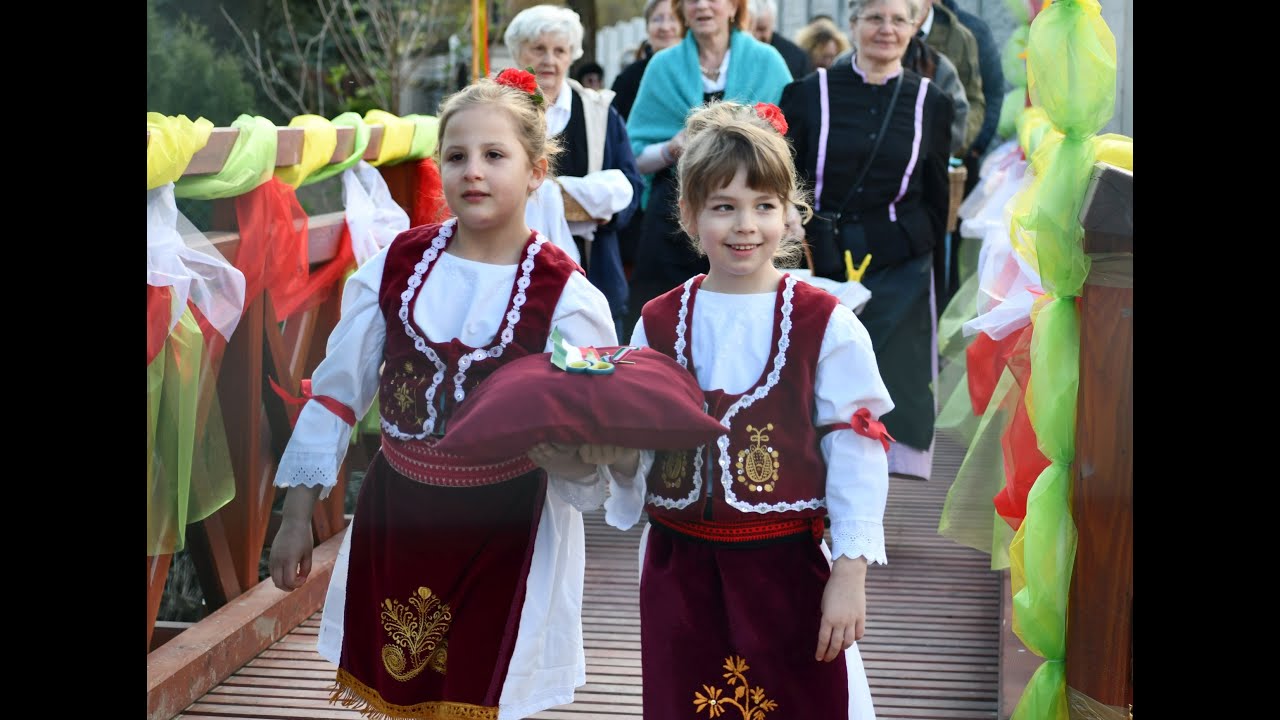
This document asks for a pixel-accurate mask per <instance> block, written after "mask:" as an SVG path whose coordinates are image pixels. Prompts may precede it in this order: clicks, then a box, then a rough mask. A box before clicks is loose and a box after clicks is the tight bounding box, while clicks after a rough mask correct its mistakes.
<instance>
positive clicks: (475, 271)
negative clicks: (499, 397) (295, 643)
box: [270, 70, 638, 720]
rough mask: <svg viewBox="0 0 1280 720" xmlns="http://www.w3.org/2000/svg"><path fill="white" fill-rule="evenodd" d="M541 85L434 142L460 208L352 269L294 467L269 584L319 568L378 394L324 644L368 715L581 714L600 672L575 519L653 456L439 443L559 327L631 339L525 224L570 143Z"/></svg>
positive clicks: (505, 98) (489, 101)
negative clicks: (329, 509) (321, 509)
mask: <svg viewBox="0 0 1280 720" xmlns="http://www.w3.org/2000/svg"><path fill="white" fill-rule="evenodd" d="M535 91H536V81H534V79H533V77H532V76H531V75H529V74H528V73H525V72H524V71H516V70H508V71H504V73H503V74H502V75H499V77H498V80H497V82H494V81H490V80H481V81H480V82H479V83H478V84H476V85H472V86H470V87H468V88H465V89H464V90H462V91H460V92H459V93H457V94H455V95H453V96H452V97H450V98H449V99H447V100H446V101H445V103H444V104H443V106H442V108H441V112H440V143H439V149H438V151H437V152H438V154H439V155H438V160H439V162H440V167H441V175H442V181H443V185H444V191H445V197H446V199H447V201H448V204H449V207H450V209H451V210H452V211H453V213H454V215H455V217H454V218H451V219H449V220H447V221H445V222H444V223H443V224H439V225H424V226H420V227H417V228H413V229H410V230H408V231H407V232H404V233H401V234H400V235H399V236H398V237H396V239H395V240H394V241H393V242H392V243H391V244H390V245H389V246H388V247H387V248H386V249H384V250H383V251H382V252H381V253H379V254H378V255H377V256H375V257H374V258H373V259H371V260H370V261H369V262H368V263H366V264H365V265H363V266H362V267H361V268H360V269H359V270H358V271H357V272H356V273H355V274H354V275H353V276H352V277H351V279H350V281H349V282H348V283H347V285H346V289H345V291H344V295H343V307H342V319H341V321H340V322H339V323H338V325H337V327H336V328H335V329H334V331H333V334H332V335H331V336H330V338H329V344H328V350H327V354H326V357H325V360H324V361H323V362H322V363H321V364H320V366H319V367H318V368H317V369H316V371H315V373H314V376H313V378H312V380H313V388H314V395H312V396H310V397H311V399H312V401H311V402H308V403H307V404H306V405H305V406H304V407H303V410H302V413H301V415H300V416H299V418H298V422H297V426H296V427H295V429H294V434H293V436H292V438H291V439H290V441H289V445H288V448H287V449H286V450H285V453H284V456H283V457H282V458H281V462H280V467H279V470H278V472H277V475H276V485H278V486H283V487H289V488H290V490H289V493H288V495H287V497H286V499H285V506H284V520H283V523H282V524H281V527H280V531H279V534H277V535H276V537H275V540H274V541H273V542H272V546H271V560H270V563H271V575H272V579H273V580H274V582H275V584H276V586H277V587H279V588H281V589H283V590H293V589H295V588H297V587H299V586H301V584H302V583H303V582H305V580H306V576H307V574H308V572H309V570H310V567H311V547H312V542H311V527H310V518H311V512H312V509H313V507H314V504H315V502H316V500H317V498H318V497H320V496H322V495H324V494H326V493H327V492H328V490H329V489H330V488H332V486H333V484H334V482H335V479H336V476H337V472H338V468H339V466H340V465H341V464H342V459H343V455H344V453H345V451H346V448H347V445H348V439H349V437H350V433H351V425H352V423H354V421H355V418H358V417H361V416H362V415H363V414H364V412H365V411H366V410H367V408H368V407H369V406H370V404H371V403H372V401H373V398H374V396H375V393H376V395H377V397H378V399H379V401H380V402H379V407H380V411H381V415H382V419H381V422H382V448H381V450H380V451H379V453H378V454H377V456H376V457H375V458H374V460H373V462H372V464H371V465H370V466H369V470H368V474H367V475H366V476H365V479H364V482H363V485H362V486H361V488H360V497H359V499H358V502H357V505H356V511H355V518H354V520H353V522H352V524H351V526H350V527H349V528H348V530H347V535H346V537H345V539H344V540H343V544H342V547H341V549H340V551H339V554H338V558H337V562H336V565H335V567H334V571H333V576H332V580H331V581H330V584H329V592H328V596H327V598H326V602H325V608H324V616H323V620H322V622H321V628H320V637H319V643H318V645H319V647H318V649H319V651H320V654H321V655H323V656H324V657H326V658H328V659H329V660H331V661H332V662H334V663H336V664H337V665H338V675H337V690H336V691H335V692H334V700H335V701H340V702H341V703H342V704H343V705H346V706H354V707H356V708H357V709H359V710H360V711H361V712H362V713H364V714H365V715H369V716H372V717H377V718H501V719H503V720H505V719H506V718H523V717H525V716H527V715H530V714H532V713H536V712H538V711H540V710H543V709H545V708H548V707H551V706H554V705H560V704H564V703H568V702H572V700H573V689H574V687H576V686H578V685H581V684H583V683H584V682H585V681H586V667H585V661H584V656H583V650H582V640H581V636H582V631H581V615H580V610H581V602H582V582H583V569H584V566H583V557H584V553H583V543H584V538H583V527H582V518H581V515H580V514H579V512H578V509H589V508H592V507H597V506H599V503H600V501H601V499H602V498H603V495H604V493H605V489H606V487H607V486H608V484H609V483H610V482H614V483H616V482H617V481H616V480H614V475H613V473H612V472H611V471H610V470H609V469H608V467H607V466H608V464H609V463H614V464H615V465H614V467H615V469H616V470H617V471H618V477H619V478H622V479H624V481H625V480H629V479H630V478H629V477H628V476H627V473H630V474H631V475H634V474H635V473H637V472H638V469H637V456H638V453H637V452H636V451H634V450H631V451H624V450H619V449H617V448H611V447H598V446H583V447H582V448H558V447H557V448H552V447H545V446H539V447H537V448H535V449H534V450H533V451H531V452H530V456H529V457H517V458H511V459H510V460H508V461H505V462H501V463H496V464H488V463H485V464H482V463H476V462H471V461H468V459H467V458H465V457H457V456H450V455H444V454H442V453H440V452H437V451H435V450H433V447H434V445H435V444H436V443H437V441H438V439H439V438H440V437H442V436H443V435H444V433H446V432H447V428H448V424H449V418H450V416H451V415H452V413H453V412H454V411H455V409H456V408H457V407H458V405H459V404H460V403H463V402H464V401H465V399H466V397H467V394H468V393H471V392H474V390H475V388H476V386H477V385H478V384H479V383H481V382H483V381H484V379H485V378H486V377H488V376H489V375H490V374H491V373H493V372H494V371H495V370H497V369H498V368H499V367H501V366H502V365H504V364H505V363H507V362H510V361H512V360H514V359H517V358H520V357H523V356H526V355H529V354H531V353H541V352H546V351H547V350H549V347H548V339H549V335H550V333H551V330H552V328H553V327H559V329H560V331H561V333H563V334H564V336H565V337H566V338H568V339H570V342H573V343H575V344H580V345H587V344H592V345H611V344H616V338H615V335H614V329H613V328H614V326H613V320H612V316H611V314H610V312H609V305H608V303H607V302H606V300H605V298H604V296H603V295H601V293H600V291H598V290H596V289H595V288H594V287H593V286H592V285H591V283H589V282H588V281H587V279H586V277H585V276H584V275H583V273H582V270H581V269H580V268H579V267H578V266H577V265H576V264H575V263H574V262H573V261H572V260H570V259H569V258H568V257H567V256H566V255H565V254H564V253H563V252H562V251H560V250H559V249H557V248H556V247H555V246H554V245H552V244H551V243H549V242H547V241H546V239H545V238H543V237H542V236H541V235H539V234H538V233H537V232H534V231H531V230H530V229H529V228H528V227H526V226H525V224H524V207H525V202H526V199H527V197H528V195H529V194H530V193H532V192H533V191H534V190H535V189H536V188H537V187H538V185H539V184H540V183H542V181H543V180H544V178H545V176H546V173H547V164H548V160H549V158H550V157H551V156H552V155H553V154H554V153H555V151H556V149H557V148H555V147H554V146H553V144H551V143H548V141H547V138H546V121H545V119H544V118H543V115H542V109H541V104H540V103H539V102H538V100H540V97H538V96H536V95H534V94H532V93H533V92H535ZM380 368H381V370H380ZM580 458H585V459H586V460H588V461H590V462H591V463H593V464H587V463H585V462H583V460H582V459H580ZM594 463H600V464H601V465H603V466H604V467H601V466H597V465H595V464H594ZM548 473H550V477H549V478H548ZM575 508H577V509H575Z"/></svg>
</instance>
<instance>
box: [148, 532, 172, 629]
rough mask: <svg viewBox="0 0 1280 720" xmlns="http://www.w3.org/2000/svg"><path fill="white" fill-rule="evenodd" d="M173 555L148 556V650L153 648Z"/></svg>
mask: <svg viewBox="0 0 1280 720" xmlns="http://www.w3.org/2000/svg"><path fill="white" fill-rule="evenodd" d="M172 560H173V556H172V555H148V556H147V651H148V652H150V650H151V634H152V632H154V631H155V628H156V615H157V614H158V613H159V612H160V601H161V599H163V598H164V584H165V581H166V580H167V579H168V578H169V563H170V561H172Z"/></svg>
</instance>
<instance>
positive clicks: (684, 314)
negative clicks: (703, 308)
mask: <svg viewBox="0 0 1280 720" xmlns="http://www.w3.org/2000/svg"><path fill="white" fill-rule="evenodd" d="M696 279H697V277H696V276H694V277H691V278H689V279H688V280H685V281H684V294H683V295H681V296H680V314H679V316H677V317H676V345H675V351H676V362H678V363H680V367H682V368H684V369H686V370H688V369H689V361H688V360H687V359H685V356H684V349H685V347H686V346H687V345H686V343H685V339H684V333H685V330H687V329H688V328H689V326H688V324H687V323H686V320H687V319H688V317H689V291H690V288H692V287H693V281H694V280H696Z"/></svg>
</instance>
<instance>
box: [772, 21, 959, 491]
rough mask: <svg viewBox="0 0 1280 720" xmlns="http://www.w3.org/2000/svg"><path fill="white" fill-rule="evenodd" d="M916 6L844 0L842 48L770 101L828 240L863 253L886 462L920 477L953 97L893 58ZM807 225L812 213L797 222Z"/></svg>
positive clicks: (933, 361) (928, 442)
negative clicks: (882, 393)
mask: <svg viewBox="0 0 1280 720" xmlns="http://www.w3.org/2000/svg"><path fill="white" fill-rule="evenodd" d="M919 11H920V8H919V5H918V0H853V1H852V2H851V3H850V19H849V23H850V28H851V30H852V32H851V35H852V37H853V45H854V51H853V55H852V57H851V58H850V59H845V60H842V61H839V62H837V63H835V64H834V65H832V67H831V68H830V69H829V70H827V71H826V72H821V71H820V72H816V73H812V74H810V75H809V76H808V77H806V78H804V79H803V80H798V81H796V82H794V83H792V84H790V85H788V86H787V88H786V89H785V90H784V91H783V94H782V102H781V103H780V105H781V107H782V111H783V113H784V114H785V115H786V117H787V121H788V123H789V125H790V127H789V129H788V131H787V135H788V137H789V138H790V139H791V141H792V144H793V146H794V148H795V151H796V167H797V169H798V170H799V171H800V174H801V176H802V177H803V178H804V180H805V181H806V182H808V184H809V187H810V188H811V189H812V190H813V192H814V198H815V200H816V202H815V209H816V210H819V211H822V212H823V215H824V216H826V217H831V218H835V223H836V230H835V233H834V234H835V237H836V240H837V246H838V249H839V250H840V251H841V253H843V251H844V250H846V249H848V250H850V251H851V254H852V256H853V263H854V265H855V266H856V265H860V264H861V262H862V260H863V258H864V257H865V256H866V255H867V254H870V255H871V261H870V264H869V265H868V267H867V270H866V274H865V275H863V277H862V283H863V284H864V285H866V286H867V289H869V290H870V291H871V300H870V301H868V303H867V305H866V308H865V309H864V310H863V311H862V313H861V315H860V316H859V319H860V320H861V321H862V323H863V325H865V326H866V328H867V332H868V333H869V334H870V336H871V341H872V345H873V347H874V348H875V352H876V360H877V361H878V363H879V365H880V371H881V375H882V376H883V378H884V382H885V385H886V386H887V387H888V389H889V395H890V396H891V397H892V398H893V402H894V410H893V411H892V412H889V413H888V414H886V415H884V417H883V418H882V420H883V421H884V423H885V425H886V426H887V427H888V429H889V432H890V433H891V434H892V435H893V436H894V437H895V438H896V439H897V443H895V444H894V445H893V446H892V448H891V450H890V452H889V471H890V472H891V473H893V474H898V475H906V476H912V477H919V478H925V479H927V478H928V477H929V472H930V468H931V465H932V447H933V422H934V415H935V411H934V399H933V391H932V389H931V383H932V381H933V376H934V375H935V374H936V373H937V351H936V337H935V336H936V328H935V327H934V318H935V317H936V315H935V313H934V312H933V310H932V309H931V306H932V305H933V302H934V298H933V292H932V288H933V281H932V270H933V252H934V248H935V247H937V248H941V247H942V241H943V236H944V235H945V233H946V217H947V205H948V202H949V200H950V196H949V188H948V184H947V158H948V154H949V150H950V132H951V131H950V126H951V117H952V113H953V112H954V106H953V104H952V102H951V98H950V97H948V96H947V94H946V93H944V92H942V91H941V90H939V89H938V88H937V86H935V85H934V84H933V83H931V82H930V81H929V80H928V79H927V78H923V77H921V76H920V75H918V74H916V73H914V72H911V71H910V70H904V69H903V67H902V55H903V52H904V51H905V50H906V48H907V44H908V42H909V41H910V40H911V35H912V33H913V32H914V30H915V20H916V18H917V17H918V14H919ZM824 86H825V87H824ZM824 90H825V92H824ZM824 96H825V97H824ZM886 118H887V119H886ZM881 132H883V134H884V137H883V138H878V137H877V136H878V135H879V134H880V133H881ZM877 140H879V141H880V142H879V145H878V147H876V146H877ZM873 148H875V149H874V156H872V154H873ZM869 157H870V164H868V158H869ZM815 222H824V220H822V219H821V218H818V219H816V220H814V221H811V223H810V226H809V227H810V228H813V227H814V223H815ZM810 235H811V238H810V239H811V240H812V239H813V238H814V237H816V236H817V235H818V233H817V232H810ZM839 279H841V280H843V279H844V278H843V277H841V278H839Z"/></svg>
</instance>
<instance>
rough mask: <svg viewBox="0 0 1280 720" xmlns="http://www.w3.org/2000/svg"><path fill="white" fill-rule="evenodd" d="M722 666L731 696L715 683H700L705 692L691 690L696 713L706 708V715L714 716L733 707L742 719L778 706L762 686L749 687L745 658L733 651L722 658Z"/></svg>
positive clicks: (753, 719)
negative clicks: (729, 655)
mask: <svg viewBox="0 0 1280 720" xmlns="http://www.w3.org/2000/svg"><path fill="white" fill-rule="evenodd" d="M723 667H724V669H725V670H727V671H728V672H726V673H724V675H723V676H722V677H724V679H725V683H726V684H727V685H729V686H730V687H732V688H733V697H732V698H730V697H728V696H726V695H725V694H724V691H723V690H721V689H720V688H718V687H712V686H711V685H703V686H702V690H703V692H705V693H706V694H705V695H704V694H702V693H700V692H695V693H694V694H693V706H694V710H695V712H696V713H697V712H702V710H703V708H706V710H707V716H708V717H713V718H716V717H720V716H721V715H723V714H724V713H725V712H726V710H725V708H728V707H733V708H736V709H737V710H738V712H739V713H740V714H741V715H740V716H741V717H742V718H743V720H762V718H764V716H765V714H766V713H769V712H772V711H774V710H777V709H778V703H776V702H774V701H773V700H770V699H769V698H768V697H766V695H765V691H764V688H762V687H760V686H759V685H757V686H756V687H754V688H753V687H751V684H750V683H748V682H747V675H746V672H747V671H748V670H750V669H751V666H750V665H747V661H746V660H744V659H743V658H740V657H738V656H737V655H733V656H731V657H727V658H725V659H724V666H723ZM738 683H742V684H741V685H739V684H738Z"/></svg>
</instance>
